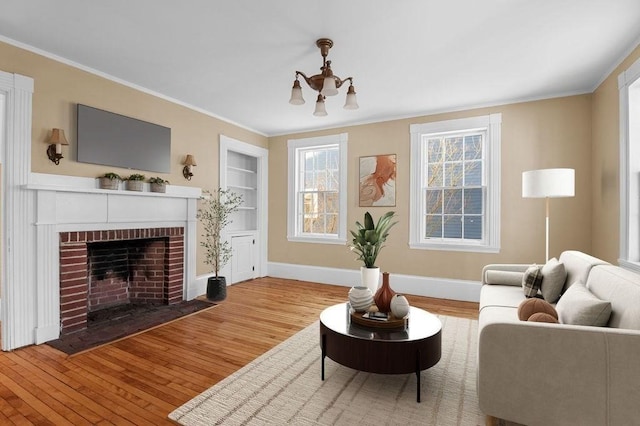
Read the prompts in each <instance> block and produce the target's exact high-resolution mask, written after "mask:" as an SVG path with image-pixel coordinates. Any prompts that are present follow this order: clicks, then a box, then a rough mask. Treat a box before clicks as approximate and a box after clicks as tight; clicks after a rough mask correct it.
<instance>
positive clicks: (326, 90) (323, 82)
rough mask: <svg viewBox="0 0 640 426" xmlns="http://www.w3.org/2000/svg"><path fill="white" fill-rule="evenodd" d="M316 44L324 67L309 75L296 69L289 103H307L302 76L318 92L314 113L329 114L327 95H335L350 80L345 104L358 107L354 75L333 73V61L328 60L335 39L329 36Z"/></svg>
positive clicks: (347, 106) (352, 107)
mask: <svg viewBox="0 0 640 426" xmlns="http://www.w3.org/2000/svg"><path fill="white" fill-rule="evenodd" d="M316 46H318V47H319V48H320V54H321V55H322V67H321V68H320V71H321V72H320V74H316V75H312V76H310V77H307V75H306V74H305V73H303V72H302V71H296V78H295V80H294V81H293V87H292V88H291V98H290V99H289V103H290V104H292V105H302V104H304V103H305V101H304V98H303V97H302V87H301V85H300V80H299V77H302V78H303V79H304V81H305V82H306V83H307V85H308V86H309V87H310V88H311V89H313V90H315V91H316V92H318V99H317V100H316V105H315V110H314V112H313V115H315V116H319V117H321V116H325V115H327V109H326V107H325V102H324V100H325V99H326V97H327V96H335V95H337V94H338V93H339V91H338V89H340V87H342V85H343V84H344V83H345V82H347V81H348V82H349V89H348V91H347V98H346V101H345V104H344V109H350V110H351V109H358V108H359V106H358V101H357V99H356V91H355V88H354V87H353V77H347V78H345V79H341V78H340V77H337V76H336V75H334V74H333V70H332V69H331V61H328V60H327V55H328V54H329V49H330V48H331V47H333V41H332V40H331V39H328V38H321V39H318V40H317V41H316Z"/></svg>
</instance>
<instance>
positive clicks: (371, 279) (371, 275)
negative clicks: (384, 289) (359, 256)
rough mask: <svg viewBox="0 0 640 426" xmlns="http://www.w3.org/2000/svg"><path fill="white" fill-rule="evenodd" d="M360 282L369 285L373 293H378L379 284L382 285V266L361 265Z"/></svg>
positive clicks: (365, 285) (364, 285)
mask: <svg viewBox="0 0 640 426" xmlns="http://www.w3.org/2000/svg"><path fill="white" fill-rule="evenodd" d="M360 284H361V285H362V286H363V287H368V288H369V290H371V293H373V294H376V291H378V285H380V268H378V267H377V266H376V267H375V268H367V267H366V266H361V267H360Z"/></svg>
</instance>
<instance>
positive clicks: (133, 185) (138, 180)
mask: <svg viewBox="0 0 640 426" xmlns="http://www.w3.org/2000/svg"><path fill="white" fill-rule="evenodd" d="M144 179H145V177H144V175H141V174H137V173H134V174H132V175H131V176H129V177H128V178H126V179H125V181H126V183H125V185H126V188H127V190H129V191H142V182H144Z"/></svg>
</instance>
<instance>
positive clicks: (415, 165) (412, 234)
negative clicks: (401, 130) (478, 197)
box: [409, 113, 502, 253]
mask: <svg viewBox="0 0 640 426" xmlns="http://www.w3.org/2000/svg"><path fill="white" fill-rule="evenodd" d="M501 125H502V114H501V113H496V114H490V115H484V116H479V117H469V118H460V119H454V120H446V121H438V122H433V123H423V124H412V125H411V126H410V132H411V162H410V174H411V180H410V194H411V197H410V201H409V216H410V219H409V247H410V248H412V249H422V250H451V251H472V252H481V253H498V252H499V251H500V144H501ZM473 129H475V130H481V131H484V132H486V139H485V153H484V161H485V162H486V168H485V178H486V188H487V189H486V191H487V194H486V204H485V221H484V224H483V230H484V235H485V238H484V240H481V241H478V242H473V241H470V240H465V241H456V240H450V241H443V240H440V239H439V240H437V241H423V240H422V238H421V234H420V232H421V229H422V226H421V220H422V219H421V218H422V216H423V211H422V210H423V209H422V206H423V205H424V202H423V196H422V185H421V182H422V174H423V172H424V171H423V169H422V136H423V135H425V134H435V133H447V132H451V133H455V132H458V131H459V132H464V131H468V130H473Z"/></svg>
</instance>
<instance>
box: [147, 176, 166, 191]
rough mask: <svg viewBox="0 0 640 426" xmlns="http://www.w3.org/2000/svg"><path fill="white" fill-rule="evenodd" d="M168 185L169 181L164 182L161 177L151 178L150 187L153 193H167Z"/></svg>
mask: <svg viewBox="0 0 640 426" xmlns="http://www.w3.org/2000/svg"><path fill="white" fill-rule="evenodd" d="M168 184H169V181H168V180H164V179H162V178H161V177H152V178H149V187H150V188H151V192H166V191H167V185H168Z"/></svg>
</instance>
